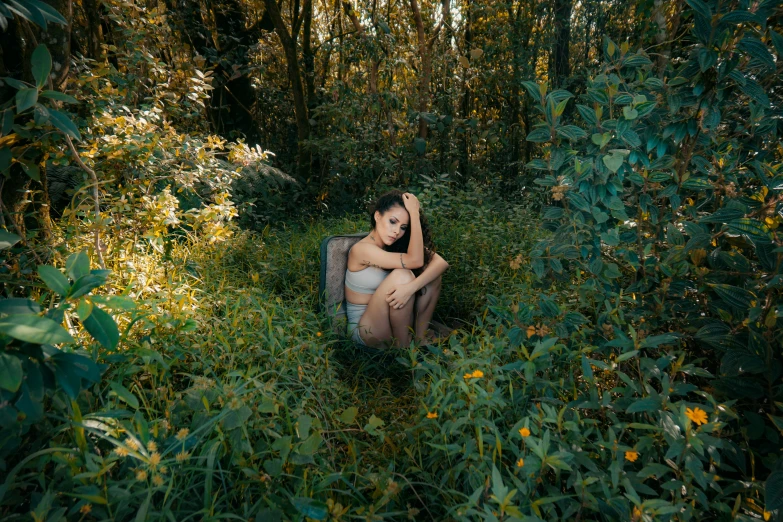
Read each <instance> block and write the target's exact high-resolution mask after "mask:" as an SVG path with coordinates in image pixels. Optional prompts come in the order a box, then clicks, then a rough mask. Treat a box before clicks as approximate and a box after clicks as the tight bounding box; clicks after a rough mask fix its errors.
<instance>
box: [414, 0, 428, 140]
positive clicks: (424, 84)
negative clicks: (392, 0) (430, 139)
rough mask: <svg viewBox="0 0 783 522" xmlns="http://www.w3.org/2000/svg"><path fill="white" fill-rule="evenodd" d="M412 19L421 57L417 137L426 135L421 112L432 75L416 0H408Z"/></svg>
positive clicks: (425, 124)
mask: <svg viewBox="0 0 783 522" xmlns="http://www.w3.org/2000/svg"><path fill="white" fill-rule="evenodd" d="M410 6H411V12H413V21H414V23H415V24H416V41H417V43H418V47H419V58H420V59H421V71H420V72H419V138H422V139H424V138H426V137H427V122H426V121H425V120H424V118H423V117H422V115H421V113H424V112H427V109H428V107H429V101H430V100H429V98H430V76H431V75H432V56H430V52H429V48H428V46H427V38H426V35H425V34H424V21H423V20H422V18H421V10H420V9H419V3H418V2H417V0H410Z"/></svg>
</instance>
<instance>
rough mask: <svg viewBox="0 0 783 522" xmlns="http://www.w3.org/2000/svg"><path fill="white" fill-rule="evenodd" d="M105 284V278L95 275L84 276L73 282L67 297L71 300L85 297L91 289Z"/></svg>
mask: <svg viewBox="0 0 783 522" xmlns="http://www.w3.org/2000/svg"><path fill="white" fill-rule="evenodd" d="M105 283H106V278H105V277H101V276H98V275H95V274H87V275H86V276H84V277H80V278H79V279H77V280H76V281H74V283H73V286H72V287H71V290H70V293H69V294H68V297H69V298H71V299H76V298H77V297H81V296H83V295H87V294H88V293H90V292H91V291H92V290H93V289H95V288H98V287H99V286H101V285H103V284H105Z"/></svg>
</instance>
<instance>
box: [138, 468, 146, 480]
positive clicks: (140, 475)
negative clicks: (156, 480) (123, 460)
mask: <svg viewBox="0 0 783 522" xmlns="http://www.w3.org/2000/svg"><path fill="white" fill-rule="evenodd" d="M136 480H140V481H144V480H147V472H146V471H144V470H143V469H140V470H139V471H137V472H136Z"/></svg>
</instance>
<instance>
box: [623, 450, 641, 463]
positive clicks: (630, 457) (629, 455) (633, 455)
mask: <svg viewBox="0 0 783 522" xmlns="http://www.w3.org/2000/svg"><path fill="white" fill-rule="evenodd" d="M638 458H639V453H638V452H636V451H626V452H625V460H627V461H628V462H636V459H638Z"/></svg>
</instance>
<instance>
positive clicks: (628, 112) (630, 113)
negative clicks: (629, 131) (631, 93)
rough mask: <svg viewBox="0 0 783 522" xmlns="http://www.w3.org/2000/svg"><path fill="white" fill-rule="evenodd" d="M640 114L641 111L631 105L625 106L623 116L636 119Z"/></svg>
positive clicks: (627, 118)
mask: <svg viewBox="0 0 783 522" xmlns="http://www.w3.org/2000/svg"><path fill="white" fill-rule="evenodd" d="M638 116H639V112H638V111H637V110H636V109H634V108H633V107H631V106H630V105H626V106H625V107H623V117H624V118H625V119H626V120H635V119H636V118H637V117H638Z"/></svg>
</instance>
